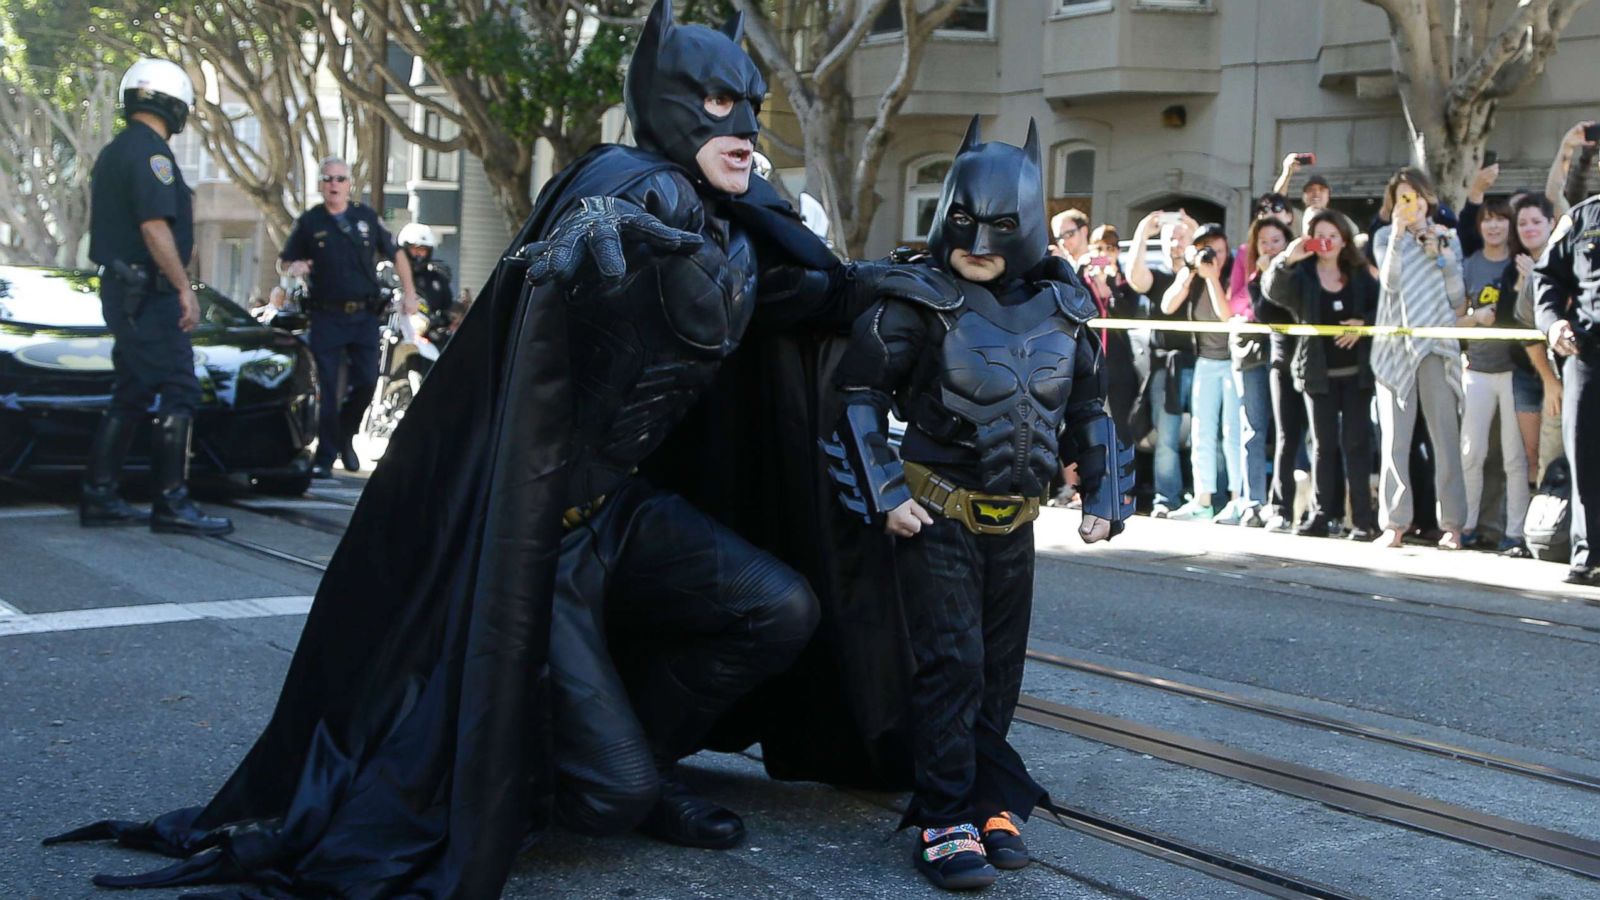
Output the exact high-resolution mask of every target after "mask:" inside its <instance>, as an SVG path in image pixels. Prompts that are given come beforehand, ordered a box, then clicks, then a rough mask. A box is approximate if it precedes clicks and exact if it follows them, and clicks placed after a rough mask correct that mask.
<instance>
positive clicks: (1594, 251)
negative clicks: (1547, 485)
mask: <svg viewBox="0 0 1600 900" xmlns="http://www.w3.org/2000/svg"><path fill="white" fill-rule="evenodd" d="M1533 297H1534V317H1535V324H1536V325H1537V326H1538V328H1539V330H1540V331H1542V332H1544V333H1545V334H1546V335H1548V334H1549V333H1550V328H1551V326H1553V325H1555V323H1556V322H1557V321H1559V320H1561V319H1565V320H1567V321H1568V322H1570V323H1572V333H1573V337H1574V340H1575V342H1576V343H1577V345H1578V352H1577V354H1575V355H1573V356H1569V357H1567V358H1566V359H1565V360H1564V361H1563V362H1562V369H1561V380H1562V383H1563V385H1564V387H1565V390H1564V393H1563V396H1562V405H1561V437H1562V441H1561V442H1562V444H1563V445H1564V446H1565V448H1566V452H1567V460H1568V462H1569V463H1570V464H1571V469H1572V476H1573V491H1572V566H1573V569H1574V572H1573V576H1578V577H1584V578H1587V579H1589V580H1590V581H1591V583H1594V581H1593V579H1595V578H1596V575H1595V573H1594V571H1593V570H1594V569H1595V567H1597V566H1600V553H1595V552H1593V551H1592V549H1591V547H1590V544H1589V536H1590V535H1596V534H1600V197H1590V198H1589V199H1588V200H1585V201H1584V202H1582V203H1580V204H1578V205H1577V206H1574V207H1573V208H1572V210H1571V211H1570V212H1568V213H1567V215H1566V216H1564V217H1563V218H1562V219H1561V221H1560V223H1558V224H1557V225H1556V230H1555V233H1554V234H1553V235H1551V237H1550V243H1549V245H1548V246H1546V247H1545V252H1544V258H1543V259H1541V260H1539V264H1538V265H1537V266H1535V267H1534V269H1533ZM1580 569H1585V570H1588V571H1582V572H1580V571H1578V570H1580ZM1569 580H1575V578H1569Z"/></svg>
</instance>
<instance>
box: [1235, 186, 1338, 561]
mask: <svg viewBox="0 0 1600 900" xmlns="http://www.w3.org/2000/svg"><path fill="white" fill-rule="evenodd" d="M1293 240H1294V235H1293V234H1292V233H1291V232H1290V231H1289V226H1288V225H1285V224H1284V223H1283V222H1282V221H1280V220H1278V219H1276V218H1258V219H1256V220H1255V221H1254V222H1253V223H1251V225H1250V235H1249V237H1248V239H1246V241H1245V243H1244V258H1243V264H1242V268H1245V269H1247V270H1248V271H1249V276H1248V277H1247V279H1246V281H1245V287H1246V290H1247V291H1248V293H1249V296H1250V311H1251V314H1252V315H1254V317H1255V320H1256V321H1257V322H1263V323H1266V324H1270V325H1289V324H1292V323H1294V321H1295V318H1294V316H1292V315H1290V314H1289V311H1288V310H1286V309H1284V308H1283V307H1281V306H1278V305H1277V304H1275V303H1271V302H1269V301H1268V300H1267V298H1266V295H1265V294H1264V293H1263V292H1262V285H1263V281H1262V276H1263V275H1265V274H1266V272H1267V269H1268V268H1270V267H1271V266H1272V260H1273V259H1274V258H1275V257H1277V255H1278V254H1279V253H1282V252H1283V250H1284V248H1286V247H1288V246H1289V242H1290V241H1293ZM1268 339H1269V345H1270V347H1271V351H1270V356H1269V364H1270V365H1269V368H1268V370H1267V377H1268V395H1269V397H1270V398H1271V402H1272V420H1273V424H1274V426H1275V427H1276V428H1275V430H1276V433H1277V439H1276V442H1275V444H1274V446H1273V451H1272V485H1271V488H1270V490H1269V491H1268V494H1267V510H1266V527H1267V529H1268V530H1270V531H1277V532H1287V531H1290V530H1292V529H1293V528H1294V526H1295V521H1294V498H1295V493H1296V489H1295V483H1294V470H1295V464H1296V461H1297V460H1298V459H1299V456H1300V448H1301V446H1302V444H1303V443H1304V442H1305V437H1306V404H1305V400H1304V399H1302V398H1301V396H1300V393H1299V391H1298V390H1296V388H1295V386H1294V377H1293V375H1292V374H1291V373H1290V371H1289V363H1290V362H1291V361H1292V360H1293V359H1294V355H1295V348H1296V347H1297V346H1298V341H1299V338H1296V337H1291V336H1290V335H1287V334H1280V333H1278V332H1273V333H1272V334H1271V335H1269V336H1268ZM1245 409H1246V412H1247V413H1248V411H1249V404H1248V403H1246V406H1245ZM1248 450H1249V445H1248V442H1247V443H1246V451H1247V452H1248ZM1340 505H1343V504H1342V502H1341V504H1340Z"/></svg>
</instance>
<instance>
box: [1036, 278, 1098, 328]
mask: <svg viewBox="0 0 1600 900" xmlns="http://www.w3.org/2000/svg"><path fill="white" fill-rule="evenodd" d="M1044 286H1045V289H1046V290H1051V291H1055V292H1056V305H1057V306H1059V307H1061V313H1062V314H1063V315H1065V316H1066V317H1067V318H1069V319H1071V320H1072V321H1073V322H1076V323H1077V324H1079V325H1082V324H1083V323H1085V322H1087V321H1089V320H1090V319H1092V318H1094V317H1095V316H1098V315H1100V310H1099V308H1098V307H1096V306H1095V305H1094V298H1093V297H1090V296H1089V292H1088V291H1087V290H1086V289H1084V287H1083V286H1082V285H1080V284H1078V283H1077V282H1076V281H1046V282H1045V283H1044Z"/></svg>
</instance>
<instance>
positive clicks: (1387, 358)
mask: <svg viewBox="0 0 1600 900" xmlns="http://www.w3.org/2000/svg"><path fill="white" fill-rule="evenodd" d="M1437 197H1438V195H1437V194H1436V193H1435V192H1434V190H1433V184H1432V182H1430V181H1429V180H1428V177H1427V176H1426V175H1424V174H1422V173H1421V172H1419V171H1417V170H1416V169H1413V168H1411V167H1409V166H1407V167H1405V168H1402V169H1400V170H1399V171H1398V172H1396V173H1395V174H1394V176H1393V177H1392V178H1390V179H1389V184H1388V186H1387V187H1386V188H1385V189H1384V195H1383V211H1382V213H1381V215H1383V216H1385V217H1386V218H1389V219H1390V220H1391V221H1392V222H1393V224H1392V225H1385V226H1383V227H1382V228H1380V229H1378V232H1377V234H1375V235H1373V239H1372V241H1371V246H1372V247H1373V248H1374V253H1375V254H1376V257H1377V262H1378V269H1379V282H1380V285H1381V288H1380V291H1379V294H1378V312H1377V319H1376V321H1375V322H1374V324H1376V325H1396V326H1406V327H1412V328H1426V327H1452V326H1454V325H1456V323H1457V322H1458V320H1459V318H1460V317H1461V316H1462V315H1463V314H1464V313H1465V311H1466V287H1465V285H1464V283H1463V282H1462V279H1461V256H1460V252H1459V250H1458V249H1457V248H1458V246H1459V243H1458V241H1457V240H1456V236H1455V231H1454V229H1451V228H1447V227H1445V226H1444V225H1441V224H1439V223H1438V222H1436V221H1435V220H1434V215H1435V213H1436V212H1437V210H1438V208H1439V205H1438V199H1437ZM1372 344H1373V346H1372V368H1373V374H1374V375H1375V376H1376V378H1377V383H1378V426H1379V429H1380V430H1381V432H1382V435H1383V454H1382V464H1383V465H1382V470H1381V471H1382V477H1381V479H1380V489H1379V493H1380V497H1381V501H1382V506H1383V528H1384V532H1383V536H1382V537H1381V538H1380V543H1381V544H1382V545H1383V546H1386V547H1398V546H1400V542H1401V540H1402V539H1403V538H1404V537H1405V534H1406V532H1407V531H1409V530H1410V529H1411V526H1412V524H1413V517H1414V514H1415V512H1416V510H1415V507H1414V499H1413V489H1412V480H1411V439H1412V435H1413V433H1414V432H1415V430H1416V424H1417V416H1418V414H1419V413H1420V414H1421V416H1422V418H1423V420H1424V421H1425V422H1426V423H1427V427H1428V434H1429V436H1430V437H1431V439H1432V444H1433V446H1434V447H1435V448H1436V449H1437V450H1438V451H1439V452H1437V453H1435V454H1434V460H1433V463H1434V487H1435V490H1436V491H1437V495H1438V505H1439V528H1440V530H1441V531H1442V532H1443V534H1442V535H1441V536H1440V538H1439V541H1438V546H1439V548H1440V549H1442V550H1459V549H1461V531H1462V528H1463V527H1464V525H1465V524H1466V518H1467V492H1466V483H1465V482H1464V480H1463V475H1462V471H1461V454H1460V453H1459V452H1458V450H1459V448H1460V446H1461V416H1460V403H1461V397H1462V385H1461V344H1460V342H1459V341H1457V340H1455V339H1454V338H1416V337H1412V336H1410V335H1403V336H1381V337H1377V338H1374V339H1373V342H1372Z"/></svg>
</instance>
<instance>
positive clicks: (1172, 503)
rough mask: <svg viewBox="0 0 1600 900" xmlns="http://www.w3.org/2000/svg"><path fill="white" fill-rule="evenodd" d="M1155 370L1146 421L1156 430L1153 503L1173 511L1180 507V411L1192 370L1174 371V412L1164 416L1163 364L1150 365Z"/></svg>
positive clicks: (1181, 480) (1189, 384)
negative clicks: (1176, 372) (1176, 410)
mask: <svg viewBox="0 0 1600 900" xmlns="http://www.w3.org/2000/svg"><path fill="white" fill-rule="evenodd" d="M1151 365H1153V366H1155V367H1156V370H1155V371H1154V372H1152V373H1151V375H1150V421H1151V422H1152V423H1153V424H1154V425H1155V430H1156V457H1155V479H1156V498H1155V502H1156V503H1159V504H1161V505H1163V506H1167V507H1171V508H1174V509H1176V508H1177V507H1179V506H1181V505H1183V455H1182V454H1183V410H1184V409H1185V408H1187V407H1188V405H1189V403H1188V401H1189V392H1190V390H1191V389H1192V386H1193V384H1194V367H1192V366H1186V367H1184V368H1182V369H1179V370H1178V379H1177V381H1178V383H1177V384H1176V385H1173V386H1172V387H1173V389H1174V390H1175V392H1176V395H1177V398H1176V399H1177V402H1176V403H1174V404H1173V406H1175V407H1176V408H1177V409H1178V412H1175V413H1169V412H1167V391H1168V384H1167V381H1168V380H1169V379H1168V378H1167V369H1166V360H1164V359H1156V360H1153V361H1152V362H1151Z"/></svg>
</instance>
